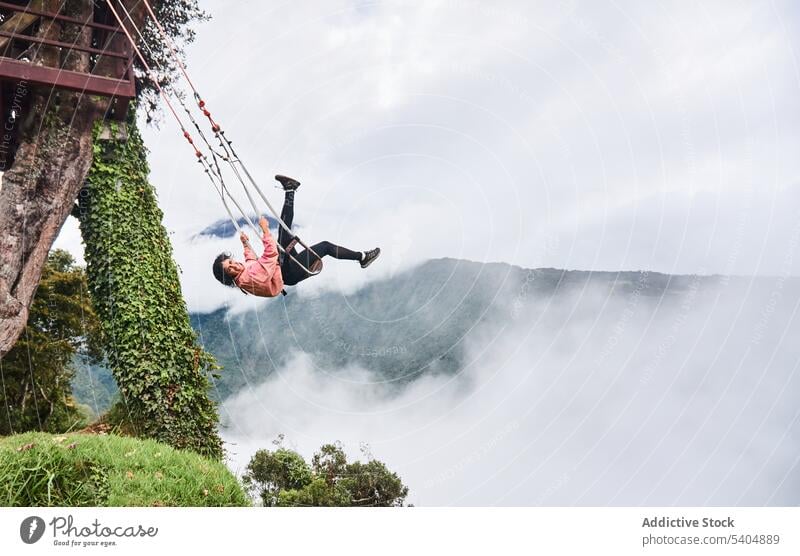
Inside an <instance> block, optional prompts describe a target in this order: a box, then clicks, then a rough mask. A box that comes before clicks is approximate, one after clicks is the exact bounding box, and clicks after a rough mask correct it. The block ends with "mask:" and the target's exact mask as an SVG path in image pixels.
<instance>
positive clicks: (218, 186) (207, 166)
mask: <svg viewBox="0 0 800 556" xmlns="http://www.w3.org/2000/svg"><path fill="white" fill-rule="evenodd" d="M108 6H109V8H110V9H111V11H112V13H113V14H114V17H115V18H116V19H117V21H118V22H119V24H120V27H121V29H122V31H123V33H125V36H126V37H127V38H128V40H129V41H130V43H131V45H132V46H133V49H134V51H135V52H136V54H137V56H138V58H139V60H140V61H141V62H142V65H143V67H144V69H145V71H146V73H147V75H148V76H149V77H150V80H151V81H152V82H153V83H155V85H156V89H158V92H159V95H160V96H161V98H162V99H163V100H164V103H165V104H166V105H167V107H168V108H169V111H170V112H171V113H172V116H173V117H174V118H175V121H176V122H177V123H178V126H179V127H180V129H181V132H182V133H183V136H184V138H185V139H186V141H187V142H188V143H189V145H191V147H192V148H193V149H194V153H195V156H196V157H197V161H198V162H199V163H200V165H201V166H202V168H203V171H204V173H205V174H206V175H207V176H208V178H209V180H210V181H211V183H212V185H213V186H214V189H215V190H216V191H217V193H218V194H219V195H220V199H221V200H222V204H223V206H224V207H225V210H226V212H227V213H228V216H229V217H230V219H231V221H232V222H233V225H234V226H235V228H236V230H237V231H238V232H239V233H242V229H241V226H239V223H238V221H237V220H236V219H235V218H234V217H233V214H232V212H231V210H230V207H229V206H228V201H227V200H226V198H225V196H226V194H227V196H228V198H230V200H231V201H232V202H233V203H234V205H235V206H236V208H237V209H239V211H240V212H241V213H242V216H243V217H244V218H245V220H246V221H247V223H248V224H249V225H250V227H251V228H252V229H253V230H254V231H256V232H257V229H256V227H255V225H254V224H253V222H252V221H251V220H250V219H249V218H248V217H247V215H246V213H245V212H244V211H243V210H242V208H241V206H239V203H238V202H236V199H235V198H234V197H233V196H232V195H231V194H230V192H229V191H228V190H227V186H226V184H225V180H224V178H223V177H222V174H221V173H220V172H219V166H218V165H217V164H215V166H216V168H215V167H212V166H211V163H210V162H209V160H208V158H207V157H206V155H205V154H203V152H202V151H200V149H198V148H197V145H195V143H194V140H193V139H192V136H191V134H190V133H189V132H188V131H187V130H186V126H185V125H184V124H183V120H181V118H180V116H179V115H178V112H177V110H176V109H175V107H174V106H173V104H172V102H171V101H170V99H169V96H168V95H167V94H166V92H165V91H164V89H163V88H162V87H161V84H160V83H159V80H158V76H157V75H156V74H155V72H154V71H153V69H152V68H151V67H150V65H149V64H148V63H147V60H145V58H144V56H143V55H142V53H141V51H140V50H139V47H138V46H137V45H136V42H135V41H134V40H133V37H132V36H131V34H130V32H129V31H128V29H127V27H125V25H124V24H123V22H122V19H121V18H120V16H119V14H118V13H117V11H116V9H115V8H114V6H113V5H112V4H111V2H108ZM123 7H124V6H123ZM179 100H180V99H179ZM196 127H197V129H198V132H199V133H200V135H201V136H202V137H203V140H204V142H206V143H207V141H206V139H205V136H203V135H202V130H201V129H200V128H199V126H196Z"/></svg>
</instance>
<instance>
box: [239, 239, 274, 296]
mask: <svg viewBox="0 0 800 556" xmlns="http://www.w3.org/2000/svg"><path fill="white" fill-rule="evenodd" d="M261 241H262V242H264V253H263V254H262V255H261V258H258V257H256V254H255V252H253V250H252V249H251V248H250V246H249V245H245V246H244V270H243V271H242V272H241V273H240V274H239V276H237V277H236V278H234V282H236V285H237V286H239V287H240V288H242V289H243V290H244V291H246V292H247V293H251V294H253V295H257V296H259V297H275V296H276V295H278V294H279V293H281V290H283V274H281V267H280V266H278V246H277V245H276V243H275V239H274V238H273V237H272V235H271V234H270V233H269V231H267V232H264V235H263V236H262V237H261Z"/></svg>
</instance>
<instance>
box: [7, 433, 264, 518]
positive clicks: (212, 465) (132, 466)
mask: <svg viewBox="0 0 800 556" xmlns="http://www.w3.org/2000/svg"><path fill="white" fill-rule="evenodd" d="M248 505H250V504H249V499H248V497H247V495H246V494H245V492H244V491H243V490H242V488H241V485H239V483H238V482H237V480H236V477H234V476H233V474H231V472H230V471H228V469H227V468H226V467H225V466H224V465H223V464H221V463H219V462H217V461H214V460H211V459H209V458H205V457H202V456H200V455H198V454H196V453H193V452H189V451H180V450H175V449H173V448H171V447H169V446H167V445H165V444H161V443H159V442H155V441H153V440H139V439H134V438H129V437H120V436H114V435H93V434H69V435H65V436H54V435H49V434H44V433H27V434H23V435H17V436H11V437H8V438H4V439H2V440H0V506H70V507H74V506H248Z"/></svg>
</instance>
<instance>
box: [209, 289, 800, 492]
mask: <svg viewBox="0 0 800 556" xmlns="http://www.w3.org/2000/svg"><path fill="white" fill-rule="evenodd" d="M651 278H652V277H651ZM633 286H634V288H635V286H636V284H633ZM751 286H752V289H751ZM797 286H798V282H797V280H793V281H780V280H773V281H767V280H764V281H762V282H760V283H759V284H750V283H748V282H747V281H741V282H739V283H738V284H730V285H727V286H724V287H719V288H709V287H707V286H706V285H701V284H700V283H698V282H692V281H690V285H689V286H688V289H687V292H688V293H686V294H685V295H683V296H680V297H677V296H675V295H674V294H671V295H667V296H666V297H665V298H664V299H662V300H660V303H659V300H658V299H652V298H648V297H646V296H643V295H642V296H637V295H636V294H635V293H631V294H628V295H626V296H622V295H615V296H611V297H609V296H608V293H607V291H600V290H598V289H596V288H594V287H590V288H587V289H584V290H583V291H578V292H575V293H574V294H566V293H562V294H559V295H556V296H554V297H552V298H547V299H540V300H532V301H530V300H525V304H524V310H523V311H522V312H521V313H520V314H519V315H517V316H516V317H514V316H511V318H509V319H508V320H507V321H506V322H503V323H500V324H494V325H490V324H483V325H482V326H480V327H478V328H476V329H474V330H473V331H472V332H471V333H470V334H469V335H468V336H467V337H466V338H465V340H464V345H465V346H467V356H466V360H467V362H468V364H466V365H465V366H464V368H463V369H462V370H461V371H460V373H459V374H458V375H455V376H430V375H426V376H423V377H422V378H421V379H419V380H418V381H416V382H414V383H413V384H411V385H409V386H407V387H404V388H402V389H400V390H393V389H390V388H388V387H387V386H386V384H385V383H380V382H376V377H375V375H372V374H370V372H369V369H359V368H353V367H350V368H344V369H319V368H315V367H314V365H313V363H312V361H311V359H310V358H309V357H308V356H306V355H304V354H299V355H297V356H296V357H295V358H294V359H293V360H292V361H290V362H289V363H288V364H287V365H286V366H285V367H283V368H280V369H278V371H277V372H276V373H273V374H272V375H270V376H269V377H268V378H266V380H265V382H264V383H262V384H260V385H254V386H252V387H250V388H248V389H247V390H245V391H242V392H241V393H240V394H238V395H237V396H235V397H234V398H231V399H229V400H228V401H226V403H224V404H223V406H222V408H221V409H222V414H223V415H224V421H225V422H226V423H227V425H228V427H227V428H226V429H225V430H224V431H223V437H224V438H225V439H226V441H228V442H229V443H230V444H229V445H228V449H229V450H230V453H231V458H232V459H231V462H230V465H231V467H232V468H233V469H234V470H235V471H237V472H241V471H242V470H243V469H244V466H245V465H246V463H247V461H248V459H249V457H250V456H251V455H252V454H253V453H254V452H255V451H256V450H257V449H261V448H270V446H271V445H270V441H271V440H272V439H274V438H275V437H276V436H277V435H278V434H280V433H283V434H285V435H286V438H287V441H288V442H289V445H290V447H293V448H295V449H297V450H299V451H300V452H301V453H302V454H303V455H305V456H306V457H309V456H310V455H311V454H312V453H313V451H314V450H316V449H317V448H319V446H320V445H322V444H323V443H327V442H331V441H333V440H337V439H338V440H341V441H342V442H344V443H345V445H346V447H347V448H349V450H350V451H351V452H352V453H353V455H354V456H356V455H357V449H358V447H359V446H360V445H361V444H362V443H367V444H369V446H370V448H371V451H372V453H373V454H374V455H375V457H377V458H378V459H381V460H382V461H385V462H386V463H387V464H388V465H389V467H390V468H392V469H395V470H397V471H398V472H399V474H400V475H401V476H402V477H403V479H404V480H405V481H406V483H407V484H408V485H409V486H410V488H411V496H410V498H409V501H410V502H413V503H416V504H421V505H491V504H499V505H538V504H541V505H575V504H577V505H591V506H595V505H596V506H602V505H656V506H662V505H663V506H668V505H680V506H684V505H725V506H727V505H739V504H743V505H763V504H776V505H781V504H789V505H791V504H795V503H796V502H797V500H796V489H793V488H792V487H791V485H792V484H796V482H797V479H796V473H793V470H794V465H795V463H796V460H795V458H796V450H795V449H794V443H793V441H792V439H793V438H794V437H795V436H796V434H797V431H798V428H799V427H800V413H798V410H797V396H796V392H797V388H795V387H794V386H793V385H795V383H796V382H797V377H798V374H797V372H796V371H797V349H796V348H795V346H794V344H793V343H792V342H791V341H788V338H790V337H792V336H793V335H796V333H797V329H798V324H800V321H798V313H797V309H798V307H800V305H799V304H798V297H797V295H798V290H797ZM633 291H636V290H635V289H634V290H633ZM776 296H777V298H779V299H781V300H782V302H781V303H780V304H777V305H776V304H774V300H775V299H777V298H776ZM782 481H788V482H787V483H784V484H783V485H782V484H781V483H782Z"/></svg>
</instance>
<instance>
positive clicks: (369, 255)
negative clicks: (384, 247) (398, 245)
mask: <svg viewBox="0 0 800 556" xmlns="http://www.w3.org/2000/svg"><path fill="white" fill-rule="evenodd" d="M380 254H381V248H380V247H376V248H375V249H370V250H369V251H364V255H363V256H362V257H361V268H367V267H368V266H369V265H371V264H372V261H374V260H375V259H377V258H378V255H380Z"/></svg>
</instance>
